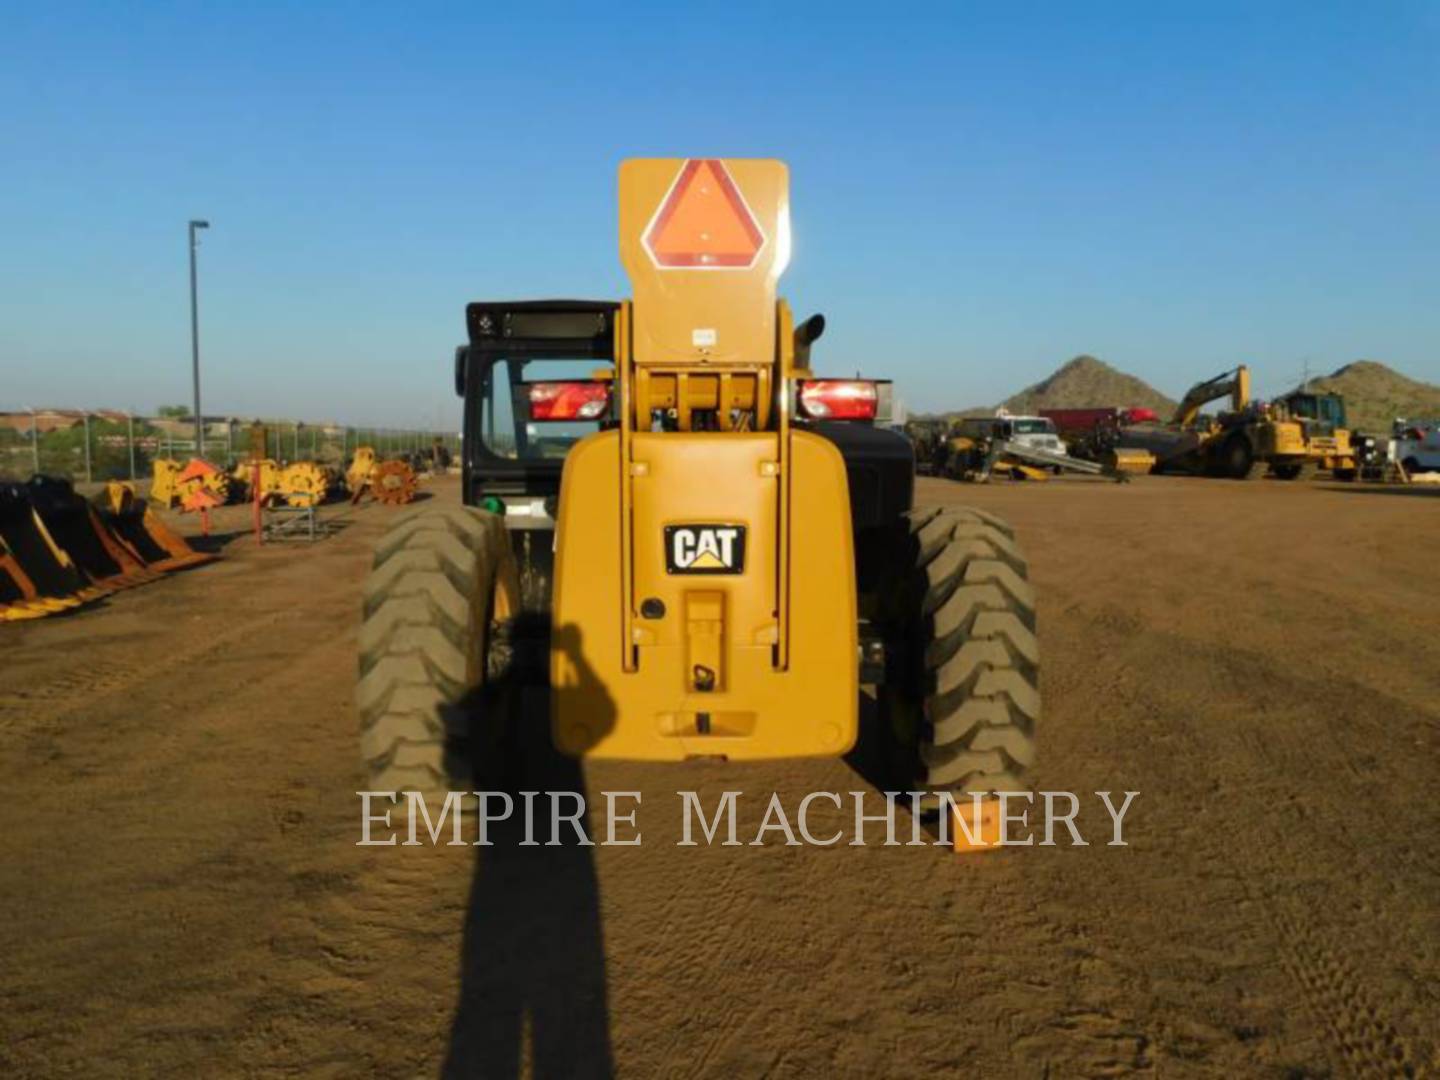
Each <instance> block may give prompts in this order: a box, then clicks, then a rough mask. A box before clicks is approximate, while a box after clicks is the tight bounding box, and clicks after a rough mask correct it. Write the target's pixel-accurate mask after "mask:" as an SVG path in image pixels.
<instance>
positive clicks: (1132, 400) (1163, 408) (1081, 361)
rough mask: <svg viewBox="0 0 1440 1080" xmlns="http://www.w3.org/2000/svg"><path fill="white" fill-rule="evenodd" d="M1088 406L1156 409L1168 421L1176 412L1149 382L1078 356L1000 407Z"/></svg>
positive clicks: (1031, 409)
mask: <svg viewBox="0 0 1440 1080" xmlns="http://www.w3.org/2000/svg"><path fill="white" fill-rule="evenodd" d="M1087 405H1097V406H1098V405H1114V406H1117V407H1120V408H1133V407H1140V408H1146V409H1154V410H1155V411H1156V412H1157V413H1159V414H1160V415H1161V416H1162V417H1166V418H1168V417H1169V416H1170V414H1171V413H1172V412H1174V410H1175V402H1174V401H1173V400H1172V399H1170V398H1168V397H1166V396H1165V395H1164V394H1162V393H1160V391H1158V390H1156V389H1155V388H1154V387H1153V386H1151V385H1150V384H1149V383H1147V382H1145V381H1144V380H1142V379H1137V378H1136V377H1135V376H1134V375H1127V374H1125V372H1123V371H1116V370H1115V369H1114V368H1113V367H1111V366H1110V365H1109V364H1107V363H1105V362H1104V361H1103V360H1097V359H1095V357H1093V356H1077V357H1075V359H1073V360H1071V361H1070V362H1069V363H1067V364H1065V365H1064V366H1063V367H1061V368H1060V369H1059V370H1058V371H1056V372H1055V373H1054V374H1053V375H1050V376H1049V377H1048V378H1046V379H1043V380H1041V381H1040V382H1038V383H1036V384H1035V385H1034V386H1027V387H1026V388H1025V389H1024V390H1021V391H1020V392H1019V393H1018V394H1015V395H1014V396H1013V397H1009V398H1006V399H1005V400H1004V401H1003V402H1001V407H1002V408H1005V409H1008V410H1009V411H1010V412H1012V413H1034V412H1036V411H1037V410H1040V409H1066V408H1083V407H1085V406H1087Z"/></svg>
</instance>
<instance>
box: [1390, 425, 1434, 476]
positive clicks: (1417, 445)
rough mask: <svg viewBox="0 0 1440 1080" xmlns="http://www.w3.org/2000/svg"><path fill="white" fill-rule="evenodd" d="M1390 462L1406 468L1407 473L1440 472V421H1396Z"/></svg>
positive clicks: (1391, 441)
mask: <svg viewBox="0 0 1440 1080" xmlns="http://www.w3.org/2000/svg"><path fill="white" fill-rule="evenodd" d="M1390 460H1391V461H1398V462H1399V463H1400V464H1401V465H1403V466H1405V471H1406V472H1407V473H1416V472H1430V471H1431V470H1440V420H1428V421H1421V422H1417V421H1413V420H1396V421H1395V433H1394V436H1393V437H1392V438H1391V440H1390Z"/></svg>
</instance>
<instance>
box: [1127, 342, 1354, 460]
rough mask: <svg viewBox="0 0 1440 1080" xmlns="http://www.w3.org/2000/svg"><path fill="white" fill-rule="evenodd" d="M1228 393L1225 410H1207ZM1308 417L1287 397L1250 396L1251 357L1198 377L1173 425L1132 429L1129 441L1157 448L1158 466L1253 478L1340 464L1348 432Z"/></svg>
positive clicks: (1135, 445) (1154, 453) (1345, 452)
mask: <svg viewBox="0 0 1440 1080" xmlns="http://www.w3.org/2000/svg"><path fill="white" fill-rule="evenodd" d="M1225 398H1228V399H1229V404H1230V408H1229V409H1228V411H1224V412H1221V413H1220V414H1219V415H1218V416H1208V415H1202V413H1201V409H1203V408H1204V407H1205V406H1206V405H1208V404H1209V403H1210V402H1212V401H1217V400H1221V399H1225ZM1310 426H1311V422H1310V420H1309V419H1308V418H1303V417H1298V416H1295V415H1292V413H1291V411H1290V409H1289V408H1288V407H1287V406H1286V404H1285V403H1284V402H1283V401H1281V402H1276V403H1273V404H1266V403H1264V402H1257V401H1254V400H1253V399H1252V398H1251V396H1250V369H1249V368H1248V367H1246V366H1245V365H1244V364H1241V365H1240V366H1239V367H1235V368H1232V369H1230V370H1229V371H1224V372H1221V373H1220V374H1219V375H1216V376H1215V377H1214V378H1211V379H1206V380H1204V381H1203V382H1198V383H1196V384H1195V385H1194V386H1192V387H1191V388H1190V389H1189V390H1188V391H1186V393H1185V396H1184V397H1183V398H1182V399H1181V401H1180V404H1179V405H1177V406H1176V407H1175V413H1174V415H1173V416H1172V417H1171V420H1170V423H1169V424H1168V425H1162V426H1140V427H1130V428H1126V429H1125V431H1124V434H1123V443H1122V445H1126V446H1132V447H1137V448H1139V449H1144V450H1148V451H1150V452H1151V453H1152V454H1153V455H1154V456H1155V470H1154V471H1155V472H1161V473H1164V472H1172V473H1191V474H1195V475H1202V476H1218V477H1226V478H1229V479H1232V480H1254V479H1257V478H1259V477H1261V476H1264V475H1265V474H1266V472H1270V473H1272V474H1273V475H1275V476H1276V477H1278V478H1280V479H1282V480H1295V479H1299V478H1301V477H1305V476H1309V475H1311V474H1313V473H1314V472H1315V471H1316V470H1317V469H1320V468H1325V467H1333V466H1332V463H1333V462H1334V461H1336V460H1344V459H1345V458H1346V457H1347V456H1348V455H1349V433H1348V432H1345V431H1341V430H1336V431H1334V432H1332V433H1329V434H1324V435H1322V434H1319V433H1318V432H1312V431H1310Z"/></svg>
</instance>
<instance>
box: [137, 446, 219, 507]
mask: <svg viewBox="0 0 1440 1080" xmlns="http://www.w3.org/2000/svg"><path fill="white" fill-rule="evenodd" d="M230 493H231V485H230V476H229V475H228V474H227V473H224V472H222V471H221V470H219V469H217V468H215V467H214V466H213V465H210V464H209V463H207V462H205V461H203V460H201V459H200V458H191V459H190V460H189V461H187V462H186V463H185V464H183V465H182V464H181V463H180V462H178V461H175V460H173V459H171V458H156V459H155V460H154V461H153V462H151V481H150V501H151V502H154V503H158V504H159V505H160V506H163V507H165V508H166V509H167V510H168V509H173V508H175V507H177V506H178V507H184V506H187V505H196V504H197V502H199V501H203V502H205V503H208V504H210V505H215V504H218V503H224V502H228V501H229V500H230Z"/></svg>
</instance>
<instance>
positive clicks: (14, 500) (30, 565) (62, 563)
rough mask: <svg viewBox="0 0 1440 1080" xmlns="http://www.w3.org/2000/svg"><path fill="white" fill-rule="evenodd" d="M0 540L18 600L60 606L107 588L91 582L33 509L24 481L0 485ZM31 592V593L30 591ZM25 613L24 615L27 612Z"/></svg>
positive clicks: (98, 594) (105, 591)
mask: <svg viewBox="0 0 1440 1080" xmlns="http://www.w3.org/2000/svg"><path fill="white" fill-rule="evenodd" d="M0 543H3V545H4V552H5V554H6V555H7V557H8V561H9V562H13V564H14V566H15V569H16V570H18V571H19V574H18V575H17V574H14V573H7V574H6V576H7V577H8V578H9V579H10V581H11V582H12V583H13V584H14V587H15V589H16V591H18V593H19V601H20V602H26V601H42V602H43V601H55V602H56V603H57V604H58V605H59V607H57V608H55V610H63V609H64V608H66V607H77V606H79V605H80V604H84V603H89V602H90V601H92V600H98V599H100V598H101V597H102V596H105V595H107V594H108V593H109V592H110V590H109V589H108V588H103V587H101V586H97V585H93V584H91V583H90V581H89V580H88V579H87V578H86V577H85V575H84V574H82V573H81V572H80V569H79V568H78V567H77V566H76V565H75V563H74V561H73V560H72V559H71V558H70V556H69V555H68V554H67V553H66V552H65V550H64V549H63V548H61V547H60V545H59V544H57V543H56V542H55V540H54V538H53V537H52V536H51V535H50V532H49V530H48V529H46V527H45V523H44V521H42V520H41V518H40V516H39V515H38V514H37V513H36V512H35V508H34V506H33V505H32V503H31V501H30V491H29V489H28V488H27V487H26V486H25V485H24V484H14V483H11V484H3V485H0ZM31 594H33V596H32V595H31ZM27 617H28V616H27Z"/></svg>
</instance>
